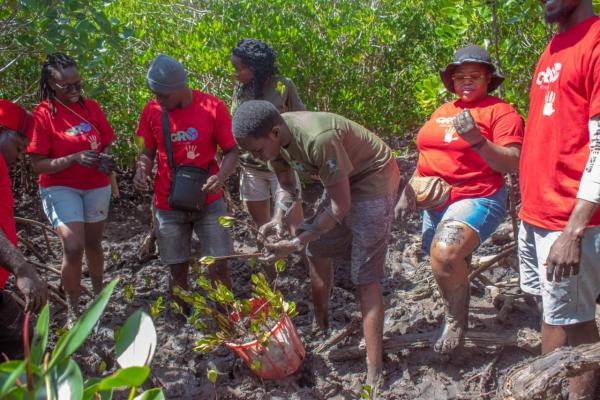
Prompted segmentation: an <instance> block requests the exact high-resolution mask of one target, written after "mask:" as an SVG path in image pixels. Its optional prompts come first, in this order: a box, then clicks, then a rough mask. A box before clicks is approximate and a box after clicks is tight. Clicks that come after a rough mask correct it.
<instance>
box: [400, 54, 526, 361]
mask: <svg viewBox="0 0 600 400" xmlns="http://www.w3.org/2000/svg"><path fill="white" fill-rule="evenodd" d="M440 77H441V79H442V82H443V83H444V86H445V87H446V89H448V91H450V92H453V93H455V94H456V95H457V96H458V99H456V100H454V101H451V102H448V103H446V104H443V105H442V106H441V107H439V108H438V109H437V110H436V111H435V112H434V113H433V115H432V116H431V118H430V119H429V120H428V121H427V122H426V123H425V125H423V127H422V128H421V130H420V131H419V133H418V135H417V140H416V142H417V148H418V150H419V159H418V162H417V168H416V171H415V176H417V177H436V178H431V179H438V181H439V182H442V183H443V185H444V187H445V188H446V189H447V192H446V193H447V197H445V198H444V199H443V200H442V202H441V203H440V202H438V203H437V204H433V205H431V204H429V205H423V204H419V203H416V204H415V201H416V199H415V192H414V191H413V188H414V187H415V185H412V186H411V185H406V188H405V189H404V191H403V193H402V196H401V197H400V200H399V202H398V205H397V206H396V217H401V216H402V215H403V214H404V213H405V212H410V211H412V210H413V209H414V207H415V205H416V206H418V207H419V206H420V207H421V208H423V230H422V234H423V237H422V238H423V240H422V243H423V244H422V247H423V251H424V252H425V253H427V254H429V255H430V257H431V267H432V270H433V274H434V276H435V279H436V281H437V284H438V288H439V291H440V294H441V296H442V300H443V302H444V307H445V319H444V324H443V327H442V330H441V334H440V337H439V339H438V340H437V342H436V344H435V346H434V349H435V351H437V352H440V353H449V352H451V351H453V350H454V349H455V348H457V347H458V346H459V345H460V343H461V340H462V337H463V335H464V332H465V330H466V329H467V322H468V310H469V281H468V260H469V259H470V256H471V253H473V251H474V250H475V249H477V247H478V246H479V245H480V244H481V243H482V242H483V241H485V240H486V239H487V238H488V237H489V236H490V235H491V234H492V233H493V232H494V230H495V229H496V228H497V227H498V225H499V224H500V222H502V221H503V220H504V218H505V216H506V198H507V193H506V188H505V186H504V178H503V175H502V174H504V173H512V172H516V171H517V170H518V167H519V156H520V151H521V143H522V140H523V119H522V118H521V116H520V115H519V114H518V113H517V111H516V110H515V109H514V108H513V107H512V106H510V105H509V104H508V103H506V102H504V101H502V100H500V99H499V98H497V97H494V96H491V95H490V94H489V93H490V92H492V91H494V90H495V89H497V88H498V86H500V84H501V83H502V82H503V80H504V77H503V76H502V75H500V74H499V73H498V71H497V70H496V67H495V65H494V64H493V63H492V60H491V57H490V55H489V53H488V52H487V51H486V50H485V49H483V48H481V47H479V46H474V45H471V46H468V47H464V48H460V49H458V50H457V51H456V53H455V57H454V61H453V62H451V63H449V64H448V65H447V66H446V68H445V69H443V70H442V71H440ZM439 178H441V179H439ZM415 181H416V180H415ZM421 181H422V178H421ZM417 199H418V198H417Z"/></svg>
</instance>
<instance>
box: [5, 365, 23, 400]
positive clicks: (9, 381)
mask: <svg viewBox="0 0 600 400" xmlns="http://www.w3.org/2000/svg"><path fill="white" fill-rule="evenodd" d="M0 372H2V373H3V374H7V375H8V378H6V380H5V381H4V382H3V383H2V386H1V387H0V399H3V398H4V396H6V395H7V394H8V392H10V391H11V390H12V389H13V388H14V386H15V382H16V381H17V378H18V377H19V375H21V374H22V373H23V372H25V361H22V360H14V361H8V362H5V363H4V364H0Z"/></svg>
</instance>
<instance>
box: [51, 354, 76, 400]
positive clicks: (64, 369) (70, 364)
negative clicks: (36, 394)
mask: <svg viewBox="0 0 600 400" xmlns="http://www.w3.org/2000/svg"><path fill="white" fill-rule="evenodd" d="M56 393H57V398H59V399H80V398H82V397H83V375H82V374H81V370H80V369H79V365H77V363H76V362H75V361H73V360H72V359H67V360H65V361H64V362H62V363H61V364H59V366H58V368H56Z"/></svg>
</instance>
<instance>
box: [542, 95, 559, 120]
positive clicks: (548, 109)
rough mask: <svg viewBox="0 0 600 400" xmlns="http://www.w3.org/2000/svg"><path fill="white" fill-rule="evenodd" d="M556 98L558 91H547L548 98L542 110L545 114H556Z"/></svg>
mask: <svg viewBox="0 0 600 400" xmlns="http://www.w3.org/2000/svg"><path fill="white" fill-rule="evenodd" d="M554 100H556V93H554V92H553V91H549V92H548V93H546V98H545V99H544V101H545V103H544V110H543V111H542V114H543V115H545V116H547V117H549V116H551V115H552V114H554V112H555V111H556V110H555V109H554Z"/></svg>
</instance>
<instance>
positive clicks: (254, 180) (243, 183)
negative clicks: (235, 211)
mask: <svg viewBox="0 0 600 400" xmlns="http://www.w3.org/2000/svg"><path fill="white" fill-rule="evenodd" d="M294 174H295V175H296V189H298V196H300V195H301V193H302V187H301V186H300V178H299V177H298V174H297V173H296V172H294ZM280 190H282V189H281V186H280V185H279V182H278V181H277V175H275V173H274V172H272V171H262V170H260V169H256V168H252V167H247V166H242V167H241V171H240V200H242V201H263V200H269V199H271V198H272V199H275V194H276V193H277V192H279V191H280Z"/></svg>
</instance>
